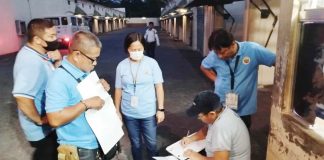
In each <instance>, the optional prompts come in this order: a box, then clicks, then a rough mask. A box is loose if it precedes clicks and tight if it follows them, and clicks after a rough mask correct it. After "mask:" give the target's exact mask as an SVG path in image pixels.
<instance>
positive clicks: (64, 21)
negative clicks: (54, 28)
mask: <svg viewBox="0 0 324 160" xmlns="http://www.w3.org/2000/svg"><path fill="white" fill-rule="evenodd" d="M61 22H62V25H68V19H67V17H62V18H61Z"/></svg>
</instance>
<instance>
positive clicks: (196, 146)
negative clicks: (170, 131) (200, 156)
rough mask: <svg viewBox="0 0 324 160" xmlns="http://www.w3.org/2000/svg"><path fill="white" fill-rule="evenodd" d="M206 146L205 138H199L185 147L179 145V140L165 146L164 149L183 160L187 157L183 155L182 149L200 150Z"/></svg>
mask: <svg viewBox="0 0 324 160" xmlns="http://www.w3.org/2000/svg"><path fill="white" fill-rule="evenodd" d="M205 147H206V140H200V141H195V142H193V143H190V144H189V145H188V146H186V147H185V148H184V147H182V145H181V140H179V141H177V142H175V143H173V144H171V145H170V146H168V147H167V148H166V150H167V151H168V152H169V153H171V154H172V155H173V156H175V157H176V158H178V159H180V160H185V159H187V157H185V156H184V155H183V153H184V151H186V150H187V149H192V150H193V151H195V152H200V151H201V150H203V149H204V148H205Z"/></svg>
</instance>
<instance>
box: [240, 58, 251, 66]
mask: <svg viewBox="0 0 324 160" xmlns="http://www.w3.org/2000/svg"><path fill="white" fill-rule="evenodd" d="M242 62H243V64H249V63H250V62H251V59H250V57H244V58H243V60H242Z"/></svg>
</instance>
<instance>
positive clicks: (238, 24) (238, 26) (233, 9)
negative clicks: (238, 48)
mask: <svg viewBox="0 0 324 160" xmlns="http://www.w3.org/2000/svg"><path fill="white" fill-rule="evenodd" d="M225 9H226V10H227V11H228V12H229V13H230V14H231V15H232V16H233V17H234V19H235V23H234V25H233V28H232V33H233V35H234V38H235V39H236V40H238V41H242V40H243V36H244V25H243V20H244V12H245V2H244V1H238V2H234V3H231V4H228V5H225ZM232 21H233V20H232V19H231V18H229V19H228V20H224V24H225V28H226V29H227V30H229V29H230V28H231V25H232Z"/></svg>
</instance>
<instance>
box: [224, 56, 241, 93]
mask: <svg viewBox="0 0 324 160" xmlns="http://www.w3.org/2000/svg"><path fill="white" fill-rule="evenodd" d="M239 60H240V55H237V56H236V60H235V66H234V70H232V68H231V66H230V63H229V61H228V60H227V61H225V62H226V64H227V66H228V68H229V69H230V73H231V90H233V89H234V81H235V71H236V68H237V65H238V63H239Z"/></svg>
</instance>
